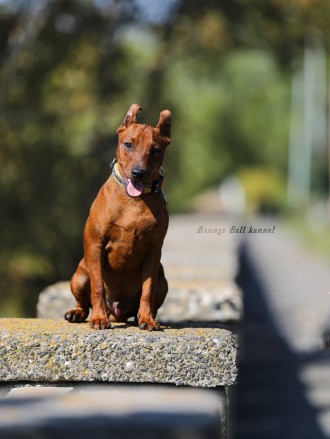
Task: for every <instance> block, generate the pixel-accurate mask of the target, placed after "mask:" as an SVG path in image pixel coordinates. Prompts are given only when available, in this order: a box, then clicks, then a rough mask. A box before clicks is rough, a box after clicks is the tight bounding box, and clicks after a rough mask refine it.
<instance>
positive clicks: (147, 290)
mask: <svg viewBox="0 0 330 439" xmlns="http://www.w3.org/2000/svg"><path fill="white" fill-rule="evenodd" d="M160 257H161V248H158V247H157V248H153V249H152V250H151V251H150V252H149V253H148V254H147V255H146V257H145V259H144V262H143V269H142V294H141V299H140V307H139V311H138V325H139V328H140V329H147V330H148V331H153V330H156V331H157V330H158V329H159V324H158V323H157V322H156V320H155V316H154V311H153V310H154V301H155V286H156V279H157V274H158V269H159V263H160Z"/></svg>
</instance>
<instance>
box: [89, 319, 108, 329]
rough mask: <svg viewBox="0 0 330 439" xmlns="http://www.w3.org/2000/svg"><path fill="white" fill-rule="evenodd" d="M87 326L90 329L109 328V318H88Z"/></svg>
mask: <svg viewBox="0 0 330 439" xmlns="http://www.w3.org/2000/svg"><path fill="white" fill-rule="evenodd" d="M89 326H90V327H91V328H92V329H110V328H111V323H110V320H108V319H105V318H93V319H91V320H90V322H89Z"/></svg>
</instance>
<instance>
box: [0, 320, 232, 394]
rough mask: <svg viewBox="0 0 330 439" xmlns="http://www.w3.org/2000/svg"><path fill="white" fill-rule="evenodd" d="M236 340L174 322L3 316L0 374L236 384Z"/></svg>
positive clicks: (223, 332)
mask: <svg viewBox="0 0 330 439" xmlns="http://www.w3.org/2000/svg"><path fill="white" fill-rule="evenodd" d="M236 353H237V345H236V337H235V336H234V335H233V334H232V333H231V332H230V331H227V330H225V329H223V328H221V327H208V326H207V325H204V326H203V325H197V324H196V325H193V324H192V325H188V324H187V325H171V327H164V328H163V331H159V332H145V331H141V330H140V329H138V328H136V327H133V326H127V325H123V324H116V325H114V327H113V329H110V330H105V331H95V330H92V329H90V328H89V326H88V323H85V324H70V323H68V322H65V321H64V320H62V319H61V320H47V319H0V377H1V381H2V382H9V381H37V382H38V381H39V382H40V381H47V382H57V381H107V382H131V383H142V382H143V383H168V384H175V385H186V386H195V387H217V386H229V385H232V384H234V383H235V382H236V377H237V367H236Z"/></svg>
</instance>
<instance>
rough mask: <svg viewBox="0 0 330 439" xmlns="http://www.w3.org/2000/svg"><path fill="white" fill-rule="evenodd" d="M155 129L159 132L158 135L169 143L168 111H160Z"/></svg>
mask: <svg viewBox="0 0 330 439" xmlns="http://www.w3.org/2000/svg"><path fill="white" fill-rule="evenodd" d="M157 128H158V129H159V131H160V134H161V135H162V136H164V137H167V138H168V140H169V141H170V137H171V112H170V111H169V110H163V111H161V113H160V115H159V121H158V124H157Z"/></svg>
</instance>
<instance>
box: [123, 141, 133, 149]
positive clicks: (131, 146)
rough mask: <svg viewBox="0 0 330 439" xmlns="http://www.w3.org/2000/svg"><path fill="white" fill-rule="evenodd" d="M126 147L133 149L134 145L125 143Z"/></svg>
mask: <svg viewBox="0 0 330 439" xmlns="http://www.w3.org/2000/svg"><path fill="white" fill-rule="evenodd" d="M124 146H125V148H126V149H133V145H132V144H131V142H124Z"/></svg>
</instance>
